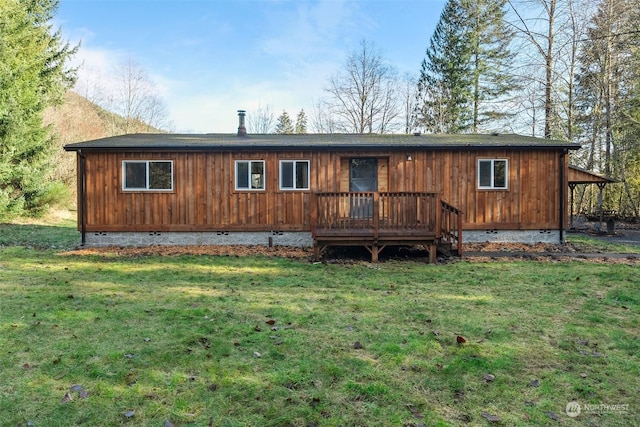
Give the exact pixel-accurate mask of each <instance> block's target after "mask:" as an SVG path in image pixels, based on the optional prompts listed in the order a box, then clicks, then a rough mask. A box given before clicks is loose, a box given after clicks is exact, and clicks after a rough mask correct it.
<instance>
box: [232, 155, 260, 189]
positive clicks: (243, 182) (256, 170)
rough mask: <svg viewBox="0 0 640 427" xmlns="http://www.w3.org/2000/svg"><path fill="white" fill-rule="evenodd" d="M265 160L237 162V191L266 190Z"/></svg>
mask: <svg viewBox="0 0 640 427" xmlns="http://www.w3.org/2000/svg"><path fill="white" fill-rule="evenodd" d="M264 183H265V168H264V160H236V190H253V191H256V190H264Z"/></svg>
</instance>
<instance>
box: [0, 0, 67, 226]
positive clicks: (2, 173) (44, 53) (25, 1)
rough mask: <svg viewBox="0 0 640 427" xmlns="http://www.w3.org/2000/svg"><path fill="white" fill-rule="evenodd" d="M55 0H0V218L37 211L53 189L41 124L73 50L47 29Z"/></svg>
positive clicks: (62, 87) (62, 86)
mask: <svg viewBox="0 0 640 427" xmlns="http://www.w3.org/2000/svg"><path fill="white" fill-rule="evenodd" d="M57 6H58V1H57V0H38V1H36V0H4V1H1V2H0V35H1V36H0V64H1V65H0V88H2V89H1V90H0V220H2V219H7V218H11V217H13V216H16V215H21V214H24V213H28V214H33V215H37V214H40V213H42V212H43V211H44V210H45V209H46V208H47V203H48V202H50V200H51V197H52V194H53V187H54V185H53V183H51V182H49V181H48V179H47V178H48V173H49V172H50V171H51V169H52V165H51V162H50V150H51V145H52V137H51V136H50V134H49V129H48V128H47V127H45V126H44V125H43V122H42V115H43V112H44V109H45V108H46V107H47V106H48V105H52V104H54V103H57V102H60V101H61V99H62V95H63V94H64V92H65V91H66V90H67V89H68V88H69V87H70V86H71V85H72V84H73V81H74V79H75V70H69V69H67V63H68V60H69V58H70V57H71V56H72V55H73V54H74V53H75V51H76V48H72V47H70V46H69V44H68V43H65V42H63V40H62V37H61V35H60V32H59V31H57V32H52V31H51V30H52V29H51V26H50V25H49V22H50V21H51V20H52V18H53V15H54V13H55V11H56V9H57Z"/></svg>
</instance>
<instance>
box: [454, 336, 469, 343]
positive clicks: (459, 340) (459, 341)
mask: <svg viewBox="0 0 640 427" xmlns="http://www.w3.org/2000/svg"><path fill="white" fill-rule="evenodd" d="M456 342H457V343H458V344H464V343H466V342H467V340H466V339H465V337H463V336H462V335H458V336H456Z"/></svg>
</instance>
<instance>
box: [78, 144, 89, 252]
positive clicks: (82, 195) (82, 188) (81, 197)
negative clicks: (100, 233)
mask: <svg viewBox="0 0 640 427" xmlns="http://www.w3.org/2000/svg"><path fill="white" fill-rule="evenodd" d="M78 169H79V175H80V176H78V187H79V188H78V190H79V191H78V218H79V219H80V236H81V240H80V245H81V246H84V245H85V244H86V243H87V238H86V235H87V210H86V204H87V203H86V200H87V182H86V156H85V155H84V153H83V152H82V150H78Z"/></svg>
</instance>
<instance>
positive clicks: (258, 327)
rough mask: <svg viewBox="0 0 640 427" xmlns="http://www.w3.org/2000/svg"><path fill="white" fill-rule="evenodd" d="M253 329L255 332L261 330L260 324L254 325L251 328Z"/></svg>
mask: <svg viewBox="0 0 640 427" xmlns="http://www.w3.org/2000/svg"><path fill="white" fill-rule="evenodd" d="M253 330H254V331H256V332H260V331H262V329H260V326H258V325H256V326H255V327H254V328H253Z"/></svg>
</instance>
